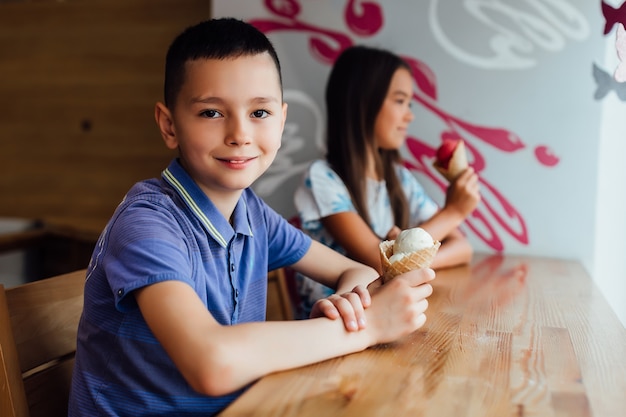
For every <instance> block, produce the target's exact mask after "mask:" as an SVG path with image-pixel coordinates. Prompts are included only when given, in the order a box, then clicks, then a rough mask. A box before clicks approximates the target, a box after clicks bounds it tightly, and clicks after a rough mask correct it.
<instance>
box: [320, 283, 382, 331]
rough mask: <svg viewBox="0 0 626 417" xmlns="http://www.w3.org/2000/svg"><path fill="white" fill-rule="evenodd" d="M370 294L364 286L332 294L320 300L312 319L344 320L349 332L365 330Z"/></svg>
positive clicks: (370, 300)
mask: <svg viewBox="0 0 626 417" xmlns="http://www.w3.org/2000/svg"><path fill="white" fill-rule="evenodd" d="M371 302H372V299H371V297H370V293H369V291H368V290H367V288H365V287H364V286H362V285H357V286H356V287H354V289H353V290H352V291H350V292H346V293H343V294H332V295H331V296H329V297H327V298H323V299H321V300H318V301H317V302H316V303H315V304H314V305H313V309H312V310H311V316H310V317H311V318H316V317H328V318H329V319H331V320H335V319H337V318H339V317H341V318H342V319H343V323H344V326H345V328H346V330H347V331H349V332H356V331H359V330H362V329H364V328H365V325H366V322H365V311H364V310H365V309H366V308H367V307H369V306H370V304H371Z"/></svg>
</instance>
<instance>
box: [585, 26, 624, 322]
mask: <svg viewBox="0 0 626 417" xmlns="http://www.w3.org/2000/svg"><path fill="white" fill-rule="evenodd" d="M606 63H607V68H615V67H616V66H617V59H616V53H615V30H613V32H611V33H610V36H609V38H608V39H607V48H606ZM599 136H600V142H599V149H600V151H599V154H598V161H599V163H598V186H597V188H598V198H597V201H596V204H597V216H596V236H595V240H596V242H595V252H594V258H593V263H592V264H590V265H588V268H589V270H590V271H591V273H592V275H593V277H594V279H595V281H596V283H597V284H598V286H599V287H600V289H601V290H602V292H603V293H604V295H605V297H606V298H607V300H608V301H609V304H611V306H612V307H613V309H614V310H615V312H616V313H617V315H618V317H619V318H620V320H621V321H622V323H623V324H624V326H626V163H625V161H624V156H625V155H626V105H625V104H624V102H621V101H619V100H618V99H617V97H616V96H615V95H611V96H610V97H608V98H607V99H606V100H604V101H603V103H602V122H601V125H600V135H599Z"/></svg>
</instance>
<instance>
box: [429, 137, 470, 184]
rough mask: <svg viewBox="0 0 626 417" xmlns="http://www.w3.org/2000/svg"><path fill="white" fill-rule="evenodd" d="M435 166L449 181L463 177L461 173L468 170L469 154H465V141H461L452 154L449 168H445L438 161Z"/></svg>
mask: <svg viewBox="0 0 626 417" xmlns="http://www.w3.org/2000/svg"><path fill="white" fill-rule="evenodd" d="M433 166H434V167H435V169H436V170H437V171H439V173H440V174H441V175H443V176H444V177H445V178H446V179H447V180H448V181H450V182H452V181H454V180H455V179H456V177H458V176H459V175H461V173H462V172H463V171H465V169H466V168H467V153H466V152H465V143H464V142H463V141H459V144H458V145H457V147H456V149H455V150H454V152H453V153H452V157H451V158H450V163H449V164H448V168H444V167H442V166H441V165H439V163H438V161H435V162H434V163H433Z"/></svg>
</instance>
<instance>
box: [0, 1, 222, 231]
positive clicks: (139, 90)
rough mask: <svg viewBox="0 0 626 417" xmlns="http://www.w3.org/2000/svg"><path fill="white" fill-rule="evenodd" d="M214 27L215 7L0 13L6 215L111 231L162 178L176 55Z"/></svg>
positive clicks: (133, 5)
mask: <svg viewBox="0 0 626 417" xmlns="http://www.w3.org/2000/svg"><path fill="white" fill-rule="evenodd" d="M209 17H210V1H209V0H177V1H171V0H133V1H127V0H91V1H84V0H82V1H79V0H74V1H72V0H66V1H63V2H58V1H39V2H9V3H0V128H1V130H0V167H1V168H0V169H1V170H2V175H0V195H1V197H0V198H1V203H0V216H11V217H13V216H17V217H29V218H37V219H43V220H45V221H48V222H53V223H54V222H57V223H62V224H70V225H71V224H90V225H92V226H94V227H95V228H99V227H101V226H103V225H104V223H105V222H106V220H108V218H109V216H110V215H111V213H112V211H113V210H114V208H115V206H116V205H117V204H118V202H119V201H120V199H121V198H122V197H123V195H124V194H125V192H126V191H127V190H128V188H129V187H130V186H131V185H132V184H133V183H134V182H136V181H138V180H141V179H144V178H148V177H153V176H157V175H159V173H160V171H161V170H162V169H163V168H164V167H165V165H166V164H167V162H168V161H169V159H170V158H172V157H173V156H174V154H173V153H172V151H169V150H168V149H167V148H166V147H165V146H164V145H163V143H162V140H161V138H160V135H159V134H158V130H157V128H156V124H155V122H154V117H153V110H154V103H155V102H156V101H157V100H160V99H161V97H162V82H163V67H164V57H165V53H166V50H167V47H168V45H169V43H170V42H171V40H172V38H173V37H174V36H175V35H176V34H177V33H179V32H180V31H181V30H182V29H184V28H185V27H187V26H189V25H191V24H194V23H196V22H198V21H199V20H201V19H204V18H209Z"/></svg>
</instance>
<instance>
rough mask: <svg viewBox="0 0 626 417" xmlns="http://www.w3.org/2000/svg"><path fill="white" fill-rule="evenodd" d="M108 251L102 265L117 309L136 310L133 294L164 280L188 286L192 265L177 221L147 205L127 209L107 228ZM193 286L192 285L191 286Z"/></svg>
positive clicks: (156, 207) (167, 213)
mask: <svg viewBox="0 0 626 417" xmlns="http://www.w3.org/2000/svg"><path fill="white" fill-rule="evenodd" d="M108 227H109V230H107V231H106V233H108V234H109V238H108V239H107V241H108V242H109V243H108V244H109V247H108V248H107V250H106V251H105V252H104V258H102V259H101V260H100V259H99V258H97V257H96V258H94V259H95V260H96V262H102V266H103V267H104V269H105V271H106V276H107V279H108V282H109V285H110V287H111V289H112V290H113V291H114V294H115V302H116V307H117V308H118V310H120V311H124V310H128V309H132V308H135V307H136V302H135V298H134V297H128V294H130V293H131V292H132V291H134V290H136V289H138V288H142V287H144V286H147V285H151V284H154V283H156V282H160V281H165V280H179V281H185V282H188V283H190V284H191V285H192V283H191V282H190V280H191V277H192V275H193V274H192V264H191V261H190V256H189V249H188V246H187V242H186V240H185V239H184V237H183V236H184V234H183V233H182V232H181V228H180V225H179V223H178V222H177V221H176V219H175V218H174V217H173V216H172V215H171V214H170V213H169V212H167V211H165V210H160V209H159V207H158V206H150V205H149V204H148V203H146V202H142V203H139V204H135V205H130V206H129V207H127V208H126V209H125V210H122V211H121V212H120V213H119V216H118V217H117V218H116V219H115V221H114V222H111V224H110V225H109V226H108ZM192 286H193V285H192Z"/></svg>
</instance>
